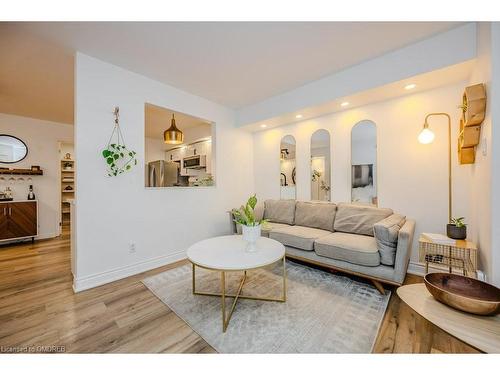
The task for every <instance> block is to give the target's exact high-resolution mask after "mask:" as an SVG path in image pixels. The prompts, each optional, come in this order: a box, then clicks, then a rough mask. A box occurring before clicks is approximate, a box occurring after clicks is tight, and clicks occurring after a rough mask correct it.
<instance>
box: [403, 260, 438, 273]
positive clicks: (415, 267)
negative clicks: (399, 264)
mask: <svg viewBox="0 0 500 375" xmlns="http://www.w3.org/2000/svg"><path fill="white" fill-rule="evenodd" d="M429 270H432V271H441V270H440V269H438V268H434V267H432V266H430V265H429ZM407 273H409V274H411V275H417V276H425V264H421V263H414V262H410V264H409V265H408V270H407Z"/></svg>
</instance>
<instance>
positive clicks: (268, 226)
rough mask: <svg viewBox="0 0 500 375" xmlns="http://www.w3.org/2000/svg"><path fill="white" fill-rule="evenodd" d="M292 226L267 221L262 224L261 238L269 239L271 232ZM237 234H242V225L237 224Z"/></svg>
mask: <svg viewBox="0 0 500 375" xmlns="http://www.w3.org/2000/svg"><path fill="white" fill-rule="evenodd" d="M290 226H291V225H288V224H282V223H273V222H271V221H267V222H265V223H264V224H262V226H261V228H260V232H261V236H263V237H269V232H271V231H272V230H273V229H278V228H286V227H290ZM236 233H237V234H241V233H242V230H241V224H238V223H237V224H236Z"/></svg>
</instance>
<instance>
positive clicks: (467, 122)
mask: <svg viewBox="0 0 500 375" xmlns="http://www.w3.org/2000/svg"><path fill="white" fill-rule="evenodd" d="M485 112H486V88H485V86H484V84H483V83H479V84H477V85H472V86H468V87H466V88H465V91H464V94H463V97H462V118H461V119H460V133H459V136H458V161H459V162H460V164H473V163H474V161H475V159H476V146H477V145H478V144H479V142H480V140H481V124H482V122H483V121H484V116H485Z"/></svg>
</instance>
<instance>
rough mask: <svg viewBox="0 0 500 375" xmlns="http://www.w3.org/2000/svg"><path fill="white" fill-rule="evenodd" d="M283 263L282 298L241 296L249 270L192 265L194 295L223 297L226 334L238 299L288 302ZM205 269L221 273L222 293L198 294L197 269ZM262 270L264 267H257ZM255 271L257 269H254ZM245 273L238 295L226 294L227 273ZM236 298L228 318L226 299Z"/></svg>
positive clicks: (223, 329)
mask: <svg viewBox="0 0 500 375" xmlns="http://www.w3.org/2000/svg"><path fill="white" fill-rule="evenodd" d="M282 261H283V295H282V297H281V298H268V297H257V296H245V295H242V294H241V290H242V289H243V285H244V284H245V281H246V279H247V271H249V270H218V269H213V268H207V267H203V266H200V265H197V264H194V263H192V267H193V294H195V295H200V296H213V297H221V307H222V332H226V329H227V326H228V325H229V321H230V320H231V317H232V316H233V312H234V309H235V307H236V303H237V302H238V299H240V298H241V299H253V300H257V301H271V302H286V265H285V257H283V258H282ZM197 266H198V267H200V268H204V269H207V270H211V271H218V272H220V273H221V280H220V283H221V291H222V292H221V293H213V292H197V291H196V267H197ZM257 268H262V267H257ZM254 269H255V268H254ZM237 271H243V277H242V278H241V281H240V285H239V286H238V291H237V292H236V294H226V272H237ZM228 297H229V298H234V300H233V304H232V305H231V309H230V310H229V313H228V314H227V317H226V298H228Z"/></svg>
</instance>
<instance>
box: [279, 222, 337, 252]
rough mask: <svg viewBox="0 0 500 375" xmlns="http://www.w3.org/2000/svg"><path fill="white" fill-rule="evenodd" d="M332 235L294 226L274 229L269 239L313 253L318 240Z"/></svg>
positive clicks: (323, 231)
mask: <svg viewBox="0 0 500 375" xmlns="http://www.w3.org/2000/svg"><path fill="white" fill-rule="evenodd" d="M331 233H332V232H329V231H327V230H323V229H316V228H309V227H302V226H300V225H294V226H289V227H282V228H277V229H273V230H272V231H271V233H269V238H272V239H273V240H276V241H279V242H281V243H282V244H283V245H285V246H291V247H296V248H297V249H302V250H309V251H312V250H313V249H314V241H315V240H316V239H318V238H321V237H324V236H327V235H329V234H331Z"/></svg>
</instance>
